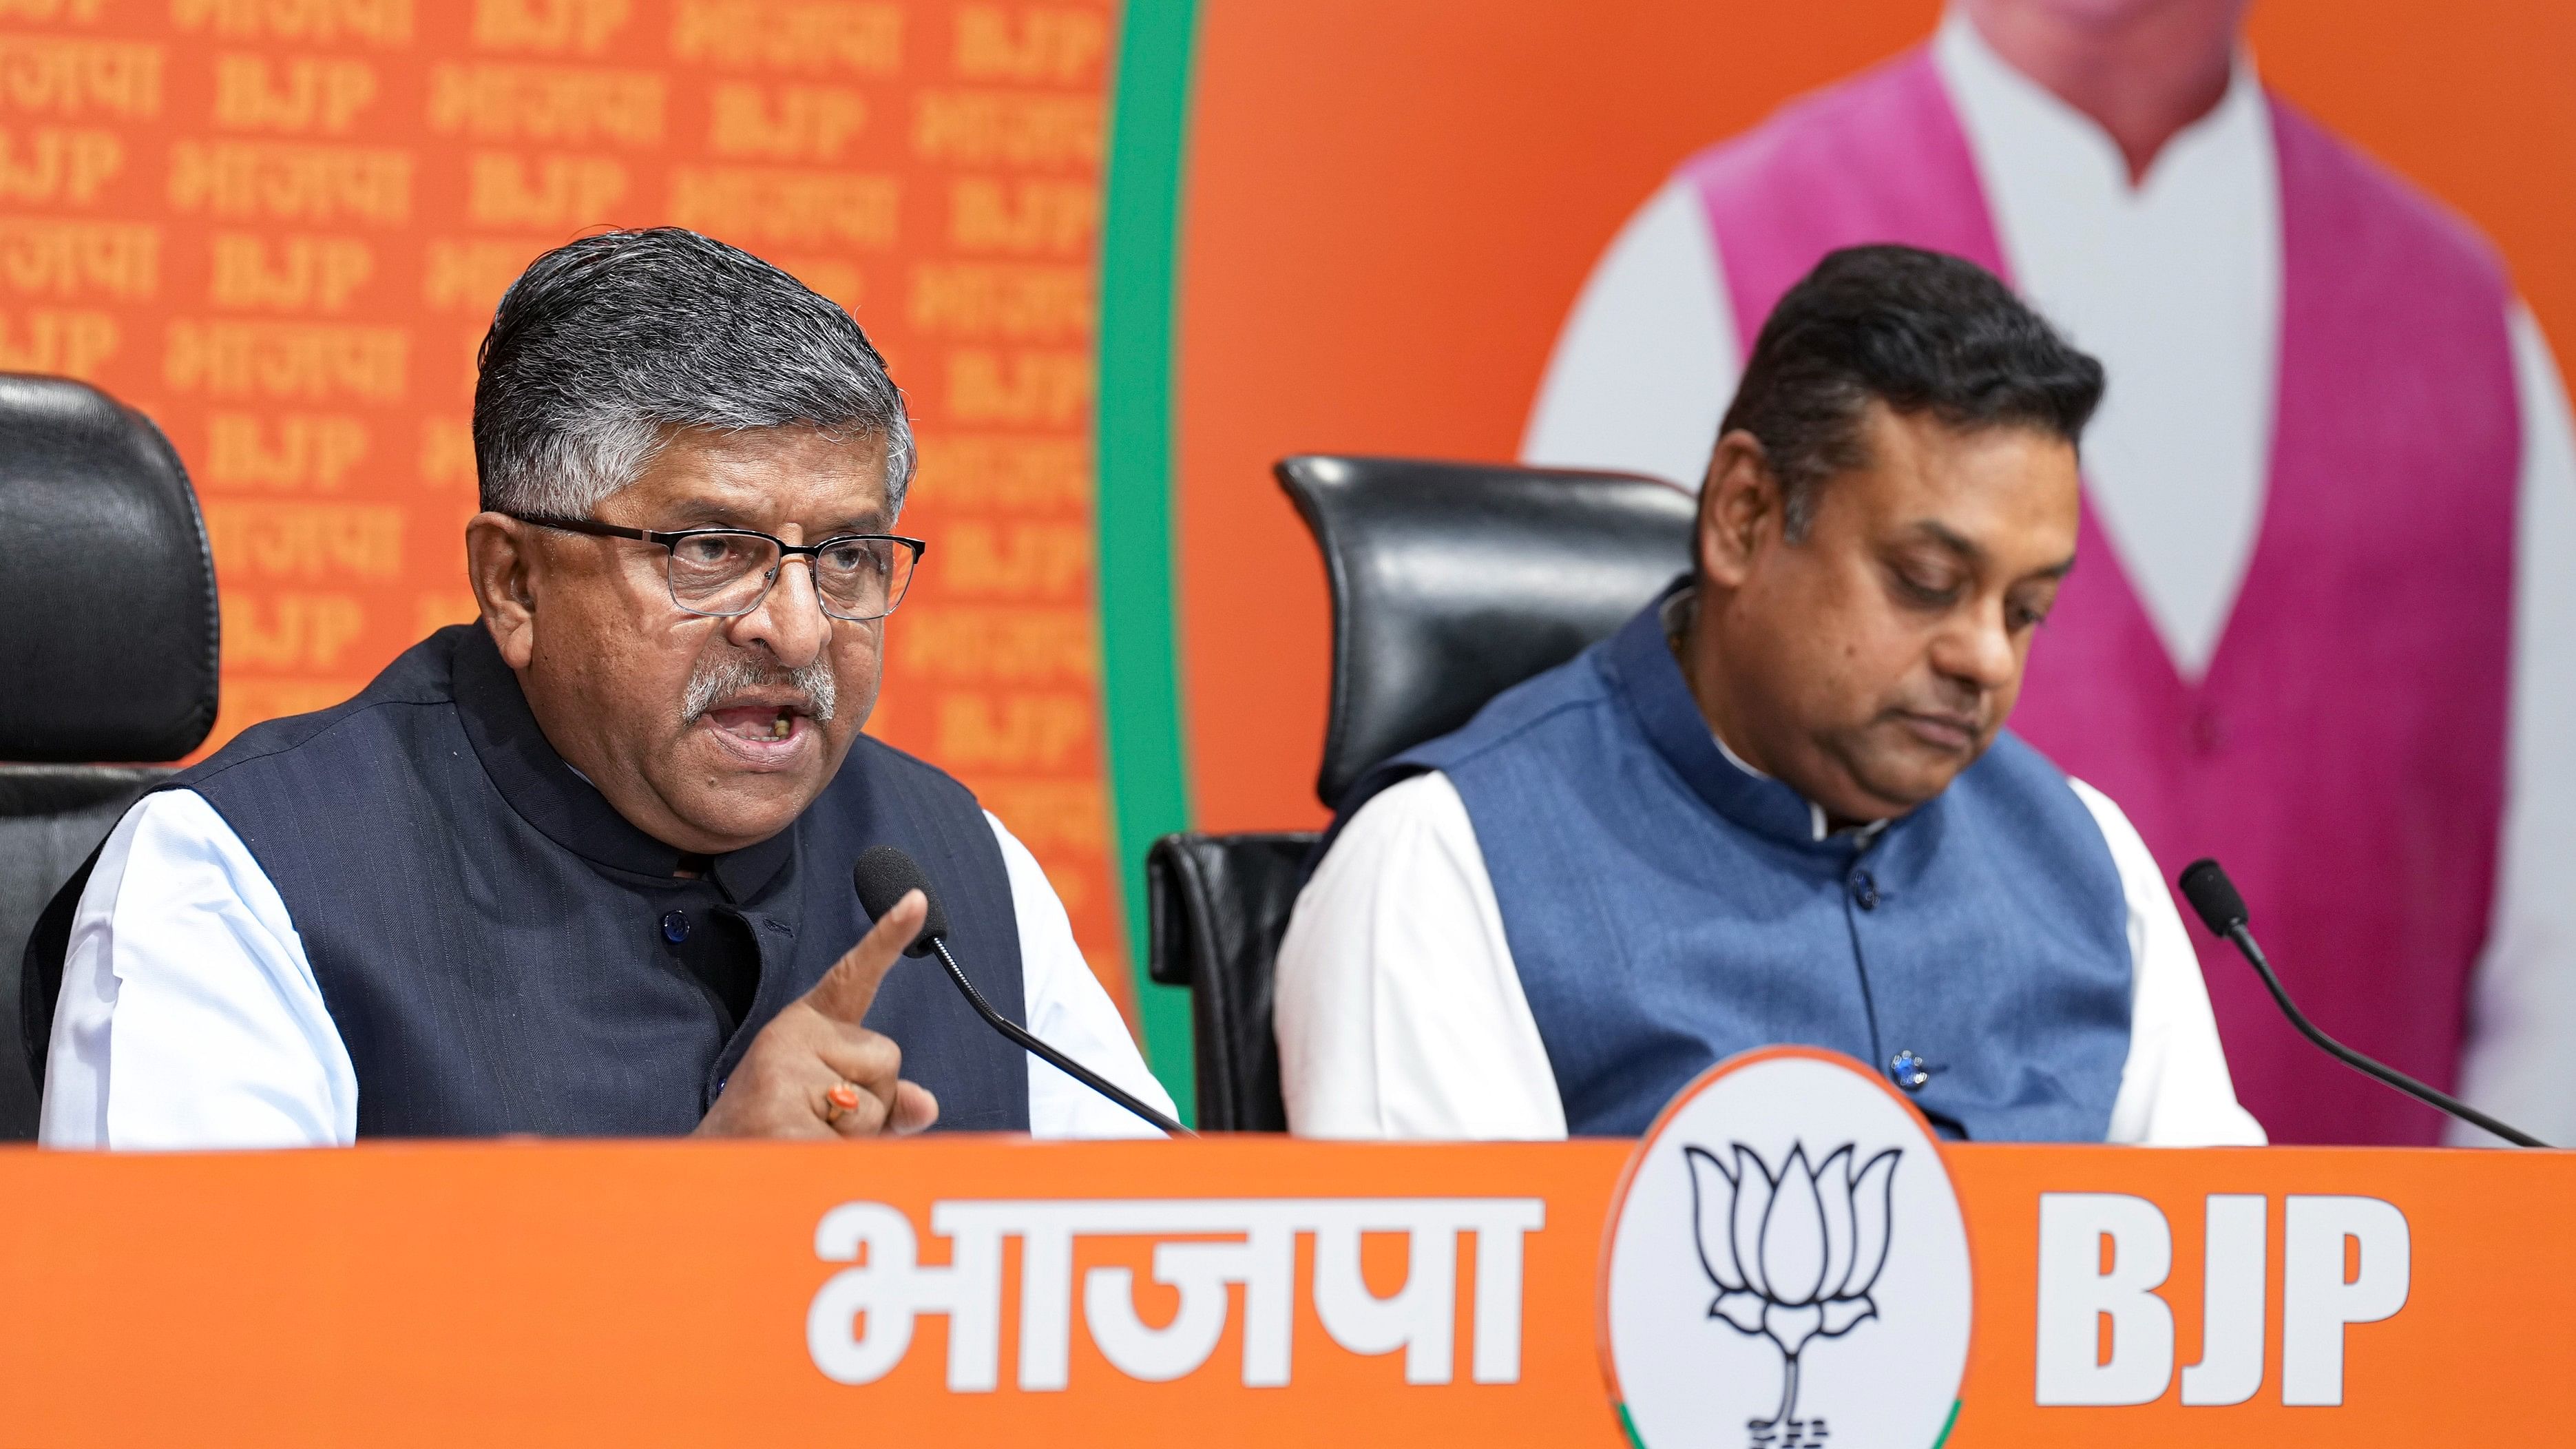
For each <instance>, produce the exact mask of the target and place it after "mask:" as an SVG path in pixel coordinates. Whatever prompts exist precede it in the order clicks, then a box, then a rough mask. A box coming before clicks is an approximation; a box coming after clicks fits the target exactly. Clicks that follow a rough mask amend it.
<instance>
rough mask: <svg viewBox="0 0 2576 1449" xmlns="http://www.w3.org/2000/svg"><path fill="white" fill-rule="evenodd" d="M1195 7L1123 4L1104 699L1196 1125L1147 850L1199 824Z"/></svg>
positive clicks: (1172, 1066)
mask: <svg viewBox="0 0 2576 1449" xmlns="http://www.w3.org/2000/svg"><path fill="white" fill-rule="evenodd" d="M1197 11H1198V7H1197V3H1196V0H1130V3H1129V4H1128V6H1127V10H1126V14H1125V15H1124V17H1123V18H1122V19H1121V22H1120V26H1119V38H1118V71H1117V74H1116V76H1115V77H1114V78H1113V80H1112V82H1111V85H1112V91H1111V95H1110V108H1109V157H1108V176H1107V178H1106V180H1105V181H1104V182H1103V185H1102V190H1103V192H1104V196H1103V200H1102V205H1101V212H1102V216H1101V229H1100V425H1099V438H1100V444H1099V446H1100V458H1099V465H1100V466H1099V475H1100V484H1099V498H1098V504H1097V507H1098V529H1099V540H1100V542H1099V549H1100V551H1099V560H1100V562H1099V577H1100V691H1101V711H1102V715H1103V725H1104V728H1105V730H1106V734H1107V749H1108V759H1107V765H1108V774H1109V812H1110V820H1111V825H1110V835H1109V838H1110V850H1111V853H1112V857H1113V864H1114V865H1115V867H1116V870H1117V872H1118V877H1119V881H1120V884H1121V885H1122V886H1123V887H1124V899H1125V901H1126V905H1127V944H1128V950H1129V952H1130V954H1131V955H1132V956H1133V957H1134V961H1135V971H1136V1014H1137V1018H1138V1020H1139V1022H1140V1024H1141V1025H1142V1026H1143V1028H1144V1036H1145V1058H1146V1060H1147V1061H1148V1062H1150V1063H1151V1064H1152V1065H1153V1068H1154V1075H1155V1076H1157V1077H1160V1078H1161V1079H1162V1082H1163V1085H1164V1086H1165V1087H1166V1088H1168V1089H1169V1090H1170V1091H1171V1094H1172V1099H1173V1100H1174V1101H1175V1102H1177V1103H1178V1104H1179V1106H1180V1109H1181V1120H1182V1121H1184V1122H1190V1121H1195V1120H1196V1116H1197V1112H1196V1106H1197V1104H1196V1102H1195V1100H1194V1098H1195V1096H1196V1093H1195V1092H1194V1091H1193V1089H1192V1088H1193V1083H1192V1078H1191V1075H1190V1002H1189V993H1188V992H1187V991H1186V990H1184V989H1182V988H1180V987H1176V986H1156V985H1154V984H1153V983H1152V982H1150V981H1148V980H1147V979H1146V977H1145V850H1146V847H1147V846H1150V845H1151V844H1153V842H1154V839H1155V837H1157V836H1160V835H1164V834H1167V833H1169V832H1171V831H1176V830H1187V829H1188V828H1189V824H1190V796H1189V762H1188V757H1187V754H1186V752H1185V746H1184V743H1183V741H1182V738H1181V694H1180V664H1179V659H1178V656H1177V648H1178V636H1177V634H1176V632H1175V619H1174V614H1173V602H1172V596H1173V574H1174V570H1175V553H1174V547H1175V544H1174V539H1173V534H1172V351H1173V346H1174V336H1173V326H1172V316H1173V297H1174V292H1175V284H1176V281H1177V279H1178V275H1179V268H1178V253H1179V250H1180V219H1181V174H1182V167H1183V165H1184V163H1185V158H1186V154H1187V152H1186V145H1185V142H1186V137H1187V133H1188V129H1189V110H1190V45H1191V38H1192V34H1193V31H1194V29H1195V26H1196V22H1197V18H1198V15H1197Z"/></svg>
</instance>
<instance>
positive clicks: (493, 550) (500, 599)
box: [465, 513, 541, 669]
mask: <svg viewBox="0 0 2576 1449" xmlns="http://www.w3.org/2000/svg"><path fill="white" fill-rule="evenodd" d="M531 532H532V531H531V529H530V527H529V525H527V524H524V523H521V522H520V521H519V520H517V519H515V518H512V517H510V516H509V515H508V514H506V513H478V514H475V515H474V516H473V517H472V518H471V519H469V520H467V521H466V524H465V577H466V579H467V580H468V581H469V582H470V583H472V584H473V586H474V599H475V602H476V603H478V604H480V605H482V607H483V627H484V628H486V629H488V630H490V631H491V633H492V643H493V645H494V646H495V647H497V648H498V649H500V651H501V658H502V659H503V661H505V662H506V663H508V664H509V666H510V667H511V668H512V669H525V668H527V667H528V660H529V659H530V658H532V657H533V656H534V655H535V653H536V647H537V599H536V588H535V581H536V575H537V573H538V572H539V570H540V567H541V560H540V559H539V558H538V557H537V555H536V552H535V549H534V544H535V539H534V538H533V537H532V536H531Z"/></svg>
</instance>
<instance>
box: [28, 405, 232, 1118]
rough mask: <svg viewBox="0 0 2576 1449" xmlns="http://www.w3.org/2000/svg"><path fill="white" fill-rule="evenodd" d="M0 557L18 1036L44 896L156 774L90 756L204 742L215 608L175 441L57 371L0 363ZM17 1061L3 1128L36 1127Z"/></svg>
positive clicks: (208, 563) (117, 756) (208, 557)
mask: <svg viewBox="0 0 2576 1449" xmlns="http://www.w3.org/2000/svg"><path fill="white" fill-rule="evenodd" d="M0 559H5V560H6V561H7V562H5V563H0V621H5V622H0V762H6V763H0V1043H7V1042H10V1041H15V1040H17V1039H18V1038H19V1037H20V1036H21V1027H20V1024H21V1023H22V1021H24V1020H25V1017H24V1015H23V1014H22V1008H23V1006H24V1005H25V1004H26V1003H25V1002H23V1001H22V1000H21V998H20V979H21V977H20V965H21V961H22V959H23V956H24V952H25V947H26V942H27V940H28V937H29V935H30V933H31V932H32V931H33V930H34V929H35V927H36V924H37V921H38V917H39V914H40V913H41V912H42V910H43V908H44V906H45V903H46V902H47V901H48V900H49V899H51V898H52V896H53V895H54V893H55V892H56V890H57V889H59V888H60V887H61V885H62V884H63V882H64V881H65V880H67V879H69V878H70V876H71V874H72V872H73V871H75V870H77V869H78V868H79V867H80V864H81V862H83V861H84V860H87V859H88V858H89V856H90V853H91V852H92V851H94V850H96V849H97V848H98V844H99V842H100V841H101V840H102V839H104V838H105V837H106V835H107V832H108V830H109V828H110V827H112V826H113V825H114V824H115V823H116V818H117V816H119V815H121V814H123V813H124V811H125V807H126V806H127V805H128V804H130V803H132V801H133V800H134V798H135V797H136V796H137V795H140V794H142V793H143V792H144V791H145V790H147V789H149V788H151V786H152V785H153V784H155V783H157V782H158V781H159V780H160V779H162V778H163V777H164V776H166V775H167V774H168V773H169V772H168V771H167V770H166V769H154V768H148V767H139V766H131V765H101V764H93V763H88V762H91V761H102V760H104V761H131V760H173V759H177V758H178V757H180V756H181V755H184V754H186V753H188V752H189V751H190V750H193V749H195V748H196V747H197V746H198V744H199V743H201V742H202V741H204V739H205V737H206V733H207V731H209V730H211V729H212V728H213V727H214V723H215V663H216V658H215V646H216V620H217V611H216V607H215V568H214V559H213V556H212V554H211V553H210V552H209V550H208V548H207V545H206V528H205V523H204V521H203V519H202V518H200V517H199V515H198V512H197V498H196V494H195V493H194V492H193V491H192V490H191V489H190V488H189V486H188V475H187V472H186V470H185V469H183V468H182V467H180V465H179V455H178V454H177V453H175V452H173V451H172V450H171V447H170V443H169V440H168V439H167V438H164V437H163V436H162V435H161V430H160V429H159V428H157V427H154V426H153V425H152V421H151V419H149V418H146V417H145V416H143V415H142V414H141V413H138V412H135V411H134V410H132V409H130V408H127V407H125V406H123V405H121V404H119V403H118V402H117V401H116V400H115V399H113V398H111V397H109V396H108V395H107V394H105V393H103V392H100V391H98V390H97V389H96V388H93V387H90V386H88V385H86V384H83V383H78V382H73V381H71V380H69V379H67V378H58V377H24V376H13V375H8V374H0ZM67 924H68V921H67V920H66V921H64V922H59V923H56V925H57V927H58V928H59V927H60V926H62V925H67ZM47 1004H48V1005H50V1003H47ZM45 1015H46V1016H48V1017H49V1016H50V1012H47V1013H45ZM25 1063H26V1057H25V1055H24V1053H23V1052H20V1051H11V1050H6V1049H0V1138H24V1137H29V1136H33V1135H34V1133H35V1125H36V1083H35V1082H34V1080H33V1078H32V1077H31V1076H30V1074H29V1073H28V1070H27V1067H26V1065H25Z"/></svg>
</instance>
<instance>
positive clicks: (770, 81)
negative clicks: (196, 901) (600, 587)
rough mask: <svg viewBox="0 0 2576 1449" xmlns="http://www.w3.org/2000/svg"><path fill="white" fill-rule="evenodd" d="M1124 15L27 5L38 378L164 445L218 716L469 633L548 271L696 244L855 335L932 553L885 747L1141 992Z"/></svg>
mask: <svg viewBox="0 0 2576 1449" xmlns="http://www.w3.org/2000/svg"><path fill="white" fill-rule="evenodd" d="M1112 19H1113V8H1112V6H1111V4H1110V3H1109V0H1065V3H1059V4H1052V5H1047V6H1038V7H1032V6H1024V5H996V4H975V3H960V0H903V3H881V0H0V368H5V369H9V370H22V371H36V372H57V373H68V374H71V375H73V376H76V377H82V378H86V379H88V380H91V381H93V382H96V383H97V384H99V385H100V386H102V387H104V388H106V389H107V390H108V391H110V392H112V393H114V394H115V395H117V396H118V397H120V398H122V399H124V400H125V401H127V402H129V403H132V404H134V405H136V406H138V407H140V408H142V409H143V410H144V411H146V412H148V413H150V414H151V415H152V416H153V417H154V418H155V419H156V420H157V421H159V423H160V424H161V426H162V428H163V429H164V430H165V431H167V432H168V433H169V435H170V437H171V440H172V441H173V442H174V443H175V444H177V446H178V449H179V452H180V455H181V457H182V458H184V459H185V460H186V462H187V465H188V470H189V473H190V474H191V476H192V477H193V478H194V480H195V482H196V485H197V490H198V493H199V496H200V497H201V498H202V500H203V502H204V506H205V513H206V522H207V526H208V529H209V531H210V533H211V534H212V537H213V541H214V550H215V566H216V572H217V576H218V579H219V581H220V585H221V591H222V597H223V707H222V715H221V718H220V721H219V723H218V724H217V726H216V730H215V735H214V738H213V739H212V740H210V741H209V742H208V747H209V748H212V747H214V746H217V745H220V744H221V743H222V742H223V741H224V740H225V739H227V738H229V737H230V736H231V735H233V734H234V733H236V732H238V731H239V730H240V729H241V728H242V727H243V726H244V725H246V724H249V723H252V722H254V721H257V720H260V719H264V718H267V717H270V716H273V715H278V714H287V713H293V712H297V711H302V710H309V709H315V708H319V707H321V706H324V705H327V704H331V703H335V702H337V701H338V700H340V699H343V698H345V697H347V696H348V695H350V694H351V693H354V692H355V691H356V690H357V689H358V687H359V686H360V685H362V684H363V683H364V682H365V681H366V680H367V679H368V677H369V676H371V675H372V674H373V673H374V672H375V671H376V670H377V669H378V668H379V667H381V666H382V665H383V664H384V663H385V662H386V661H387V660H388V659H390V658H392V657H393V655H394V654H395V653H396V652H398V651H399V650H401V649H402V648H403V647H404V646H406V645H408V644H410V643H411V642H413V641H414V640H416V639H418V638H420V637H421V636H422V635H423V634H425V633H427V632H428V631H429V630H430V629H432V628H434V627H436V626H438V625H440V624H444V623H448V622H451V621H456V620H461V619H466V618H470V617H472V615H473V613H474V608H473V600H472V598H471V596H470V595H468V594H467V593H466V592H465V589H464V584H463V567H462V564H463V550H462V547H461V544H462V538H463V525H464V521H465V520H466V518H467V517H469V516H470V515H471V514H472V513H473V512H474V507H475V503H474V498H475V485H474V455H473V446H472V441H471V438H470V436H469V433H468V420H469V417H470V412H471V403H472V395H473V384H474V351H475V347H476V345H477V343H478V342H479V341H480V340H481V338H482V335H483V331H484V328H485V326H486V324H487V323H488V322H489V320H490V317H491V312H492V306H493V304H494V302H495V301H496V300H497V299H498V298H499V296H500V293H501V290H502V288H503V287H504V286H506V285H507V284H508V283H509V281H510V279H511V278H512V277H514V276H515V275H517V273H518V271H519V269H520V268H521V267H522V266H523V265H525V264H526V262H527V261H528V259H529V258H530V257H532V256H534V255H535V254H536V253H538V252H539V251H541V250H543V249H545V248H547V247H550V246H554V245H557V244H560V243H561V242H563V241H566V240H568V239H570V238H571V237H573V236H575V235H577V234H579V233H581V232H583V231H585V230H588V229H591V228H594V227H597V226H600V225H603V224H617V225H643V224H652V223H658V222H677V223H680V224H683V225H687V226H691V227H695V228H698V229H700V230H702V231H706V232H710V233H712V234H714V235H717V236H720V237H723V238H725V239H726V240H729V241H732V242H735V243H737V244H739V245H741V246H744V247H746V248H749V249H750V250H752V251H754V252H757V253H759V254H761V255H763V256H766V257H768V258H770V259H771V260H773V261H776V262H778V263H779V264H780V265H782V266H785V267H787V268H788V269H789V270H791V271H793V272H795V273H796V274H797V275H799V276H800V277H802V278H804V279H805V280H806V281H807V282H808V283H809V284H810V285H812V286H813V287H814V288H815V289H816V290H818V291H820V292H822V293H823V294H825V295H826V296H829V297H832V298H834V299H835V300H837V301H840V302H842V303H843V304H844V305H847V306H849V307H850V308H851V309H852V310H853V311H855V312H856V313H857V315H858V317H859V319H860V321H861V322H862V323H863V324H864V325H865V326H866V327H867V329H868V330H869V332H870V333H871V334H873V335H874V337H875V338H876V340H877V342H878V343H879V345H880V346H881V347H882V348H883V350H884V351H885V352H886V354H887V355H888V357H889V358H890V359H891V361H892V363H893V366H894V371H895V375H896V379H897V380H898V381H899V382H901V383H903V384H905V385H906V388H907V391H908V392H909V394H910V396H911V399H912V406H913V409H914V412H915V414H916V416H917V417H918V419H919V422H920V433H921V454H922V469H921V479H920V483H919V485H918V488H917V490H916V492H915V494H914V497H915V498H916V499H917V500H918V501H917V502H916V503H915V504H914V506H913V508H912V510H911V511H910V512H908V513H907V514H906V516H905V519H904V523H905V525H906V529H907V531H908V532H913V533H918V534H921V535H923V536H925V537H927V538H929V539H930V540H931V541H932V545H933V546H932V550H931V553H930V555H929V561H928V563H927V565H926V566H925V568H924V570H923V572H922V575H921V578H920V582H919V584H918V586H917V587H916V589H915V591H914V594H913V597H912V599H911V600H910V601H909V602H907V603H906V605H905V607H904V611H903V613H902V615H901V616H900V617H898V618H897V619H896V620H895V622H894V623H893V625H892V626H891V637H892V644H891V648H890V658H889V662H888V665H887V681H886V689H885V693H884V696H883V699H882V702H881V703H880V704H879V705H878V709H877V716H876V719H875V721H874V722H873V723H872V725H871V726H870V728H871V729H872V730H874V731H875V732H876V733H878V734H880V735H882V736H884V737H885V738H887V739H889V740H891V741H893V742H894V743H896V744H898V745H901V746H903V747H905V748H908V749H911V750H914V751H916V752H918V753H921V754H924V755H927V756H929V757H930V758H933V759H935V760H937V761H939V762H940V763H941V764H943V765H945V766H947V767H948V768H950V769H952V770H954V771H955V772H957V773H958V774H959V775H961V776H963V777H964V778H965V779H966V780H967V781H968V782H969V783H970V784H971V785H973V786H974V787H975V789H976V790H977V791H978V792H979V793H980V794H981V795H982V796H983V798H984V800H985V801H986V803H987V804H988V805H990V806H991V807H992V808H993V809H994V810H995V811H996V812H998V813H999V814H1000V815H1001V816H1002V817H1003V818H1004V819H1005V820H1007V821H1009V823H1010V825H1011V827H1012V829H1013V830H1014V831H1016V832H1017V833H1018V834H1019V835H1020V837H1021V838H1022V839H1023V840H1025V841H1026V842H1027V843H1028V844H1029V846H1030V847H1031V848H1032V849H1033V850H1034V851H1035V852H1036V854H1037V856H1038V858H1039V859H1040V860H1041V861H1042V862H1044V863H1045V865H1046V867H1047V871H1048V874H1049V876H1050V877H1051V878H1052V879H1053V880H1054V882H1055V885H1056V889H1057V891H1058V892H1059V894H1061V895H1062V896H1063V897H1064V900H1065V903H1066V905H1067V906H1068V907H1069V908H1070V910H1071V912H1072V916H1073V922H1074V929H1075V932H1076V934H1077V936H1078V937H1079V938H1080V939H1081V941H1082V944H1083V946H1084V947H1085V949H1086V950H1087V951H1088V952H1089V953H1090V954H1091V957H1092V959H1093V960H1094V962H1095V963H1097V965H1098V966H1099V968H1100V970H1101V975H1102V976H1103V977H1104V979H1106V980H1107V981H1109V982H1110V983H1111V985H1112V988H1113V990H1117V991H1119V992H1120V993H1121V994H1122V996H1123V994H1124V992H1125V984H1126V980H1127V972H1126V969H1125V966H1124V964H1123V958H1122V957H1120V955H1119V954H1118V942H1119V929H1118V924H1117V920H1116V897H1115V892H1114V886H1113V884H1112V882H1111V880H1110V878H1109V877H1108V875H1107V860H1106V856H1105V852H1104V849H1103V844H1102V840H1103V831H1104V828H1105V824H1104V818H1103V805H1102V797H1101V780H1100V765H1099V755H1098V739H1097V737H1098V725H1097V716H1098V684H1097V674H1098V667H1097V659H1098V648H1097V643H1096V637H1095V635H1096V623H1095V610H1094V608H1093V604H1092V583H1091V553H1092V550H1091V524H1090V517H1091V514H1090V508H1091V426H1092V356H1091V347H1092V334H1093V312H1094V307H1093V285H1092V263H1091V257H1092V248H1093V244H1094V236H1095V231H1096V229H1097V224H1098V211H1099V190H1098V184H1099V171H1100V151H1101V113H1102V98H1101V88H1102V85H1103V84H1104V74H1105V64H1104V62H1105V57H1106V54H1107V49H1108V44H1109V40H1110V30H1111V21H1112Z"/></svg>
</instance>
